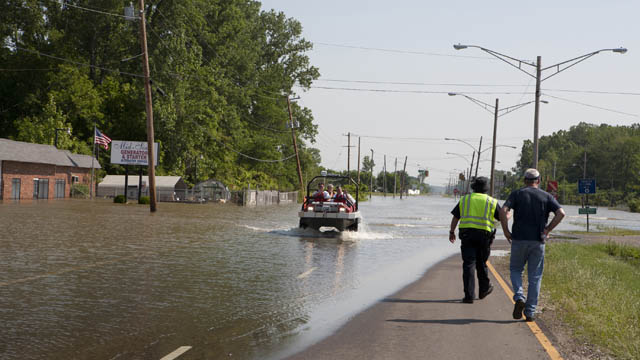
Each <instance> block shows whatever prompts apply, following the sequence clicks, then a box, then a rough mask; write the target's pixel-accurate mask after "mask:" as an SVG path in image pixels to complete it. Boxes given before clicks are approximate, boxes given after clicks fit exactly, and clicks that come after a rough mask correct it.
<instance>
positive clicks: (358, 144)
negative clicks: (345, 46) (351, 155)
mask: <svg viewBox="0 0 640 360" xmlns="http://www.w3.org/2000/svg"><path fill="white" fill-rule="evenodd" d="M357 177H358V188H360V136H358V176H357Z"/></svg>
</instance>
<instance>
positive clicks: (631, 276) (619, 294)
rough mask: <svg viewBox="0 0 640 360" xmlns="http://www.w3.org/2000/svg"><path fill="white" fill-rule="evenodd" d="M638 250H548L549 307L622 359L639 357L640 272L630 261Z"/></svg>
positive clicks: (546, 281) (569, 246)
mask: <svg viewBox="0 0 640 360" xmlns="http://www.w3.org/2000/svg"><path fill="white" fill-rule="evenodd" d="M637 251H638V249H637V248H632V247H627V246H622V245H617V244H612V243H610V244H606V245H605V244H598V245H578V244H569V243H555V244H550V245H549V246H548V247H547V253H546V260H545V273H544V280H543V291H545V292H547V293H549V294H550V302H551V303H553V305H554V306H555V307H556V308H557V309H558V310H559V311H558V313H559V314H560V316H561V319H562V320H563V321H564V322H565V323H567V324H569V325H570V327H571V328H572V329H573V332H574V335H576V336H577V337H579V338H580V339H582V340H583V341H585V342H587V343H592V344H596V345H599V346H601V347H603V348H605V349H607V350H608V351H609V352H611V353H612V354H613V355H614V357H615V358H619V359H637V358H639V357H640V276H639V275H640V267H638V262H637V260H631V261H630V259H632V258H634V256H636V255H637ZM635 259H637V258H635Z"/></svg>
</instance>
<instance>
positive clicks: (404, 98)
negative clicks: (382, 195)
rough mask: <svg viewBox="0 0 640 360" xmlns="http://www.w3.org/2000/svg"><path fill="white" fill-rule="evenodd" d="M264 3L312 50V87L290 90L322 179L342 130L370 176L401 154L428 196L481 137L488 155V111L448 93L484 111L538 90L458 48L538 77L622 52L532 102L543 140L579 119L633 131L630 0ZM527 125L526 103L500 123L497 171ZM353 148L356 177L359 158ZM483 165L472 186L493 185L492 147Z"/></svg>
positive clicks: (333, 162)
mask: <svg viewBox="0 0 640 360" xmlns="http://www.w3.org/2000/svg"><path fill="white" fill-rule="evenodd" d="M262 6H263V9H265V10H269V9H274V10H276V11H282V12H284V13H285V14H286V15H287V16H288V17H292V18H294V19H296V20H298V21H299V22H300V23H301V24H302V26H303V34H302V36H303V37H304V38H305V39H306V40H309V41H311V42H312V43H314V48H313V50H312V51H310V52H308V53H307V54H308V56H309V58H310V60H311V64H312V65H314V66H316V67H318V68H319V71H320V74H321V77H320V78H319V79H318V80H317V81H315V82H314V84H313V85H312V88H311V89H309V90H307V91H304V90H303V89H301V88H296V89H295V90H296V91H297V95H298V96H300V100H298V101H299V103H300V105H302V106H305V107H308V108H310V109H311V110H312V112H313V114H314V118H315V123H316V124H317V125H318V131H319V134H318V136H317V137H316V139H317V142H316V143H315V144H309V145H310V146H313V147H316V148H318V149H320V151H321V156H322V163H321V164H322V165H323V166H325V167H328V168H331V169H336V170H344V169H346V168H347V147H346V146H347V137H346V136H344V135H346V134H347V133H349V132H350V133H351V134H352V137H351V144H352V145H356V146H357V144H358V136H360V141H361V153H362V156H363V157H364V156H365V155H369V156H371V150H370V149H373V150H374V158H373V159H374V161H375V164H376V165H375V169H374V171H375V172H376V173H377V172H378V171H380V170H381V169H382V164H383V156H384V155H386V159H387V171H393V169H394V162H395V159H396V158H397V159H398V169H401V168H402V165H403V162H404V157H405V156H407V157H408V161H407V171H408V172H409V174H410V175H413V176H416V175H417V172H418V169H427V170H429V178H428V179H427V182H428V183H430V184H431V185H443V184H446V183H447V182H448V180H449V178H450V176H452V175H453V174H457V173H459V172H460V171H461V170H462V169H466V168H468V166H469V162H470V160H471V156H472V152H473V149H474V148H476V149H477V148H478V146H479V142H480V137H481V136H482V148H481V150H484V149H488V147H489V146H490V144H491V141H492V136H493V109H489V111H487V110H485V109H483V108H482V107H480V106H478V105H476V104H474V103H473V102H471V101H470V100H468V99H466V98H465V97H462V96H448V95H447V93H448V92H456V93H464V94H467V95H468V96H471V97H473V98H475V99H478V100H480V101H483V102H485V103H488V104H492V105H493V104H495V101H496V98H498V99H499V104H500V106H499V108H504V107H508V106H512V105H516V104H520V103H524V102H529V101H532V100H534V91H535V79H534V78H533V77H530V76H528V75H526V74H525V73H523V72H521V71H520V70H518V69H516V68H514V67H511V66H509V65H508V64H506V63H504V62H502V61H500V60H497V59H495V58H492V57H491V56H490V55H489V54H487V53H485V52H483V51H482V50H480V49H475V48H469V49H465V50H455V49H454V48H453V44H458V43H461V44H470V45H477V46H481V47H483V48H487V49H491V50H494V51H497V52H500V53H502V54H505V55H509V56H511V57H514V58H517V59H520V60H525V61H531V62H535V60H536V57H537V56H541V57H542V67H543V68H544V67H546V66H550V65H554V64H557V63H560V62H563V61H565V60H569V59H572V58H575V57H577V56H580V55H584V54H587V53H591V52H593V51H596V50H600V49H611V48H618V47H625V48H627V49H628V52H627V53H626V54H623V55H621V54H618V53H613V52H602V53H599V54H597V55H595V56H593V57H591V58H589V59H587V60H586V61H584V62H581V63H579V64H577V65H575V66H574V67H571V68H569V69H567V70H566V71H563V72H561V73H558V74H557V75H555V76H553V77H551V78H549V79H547V80H545V81H543V82H542V86H541V87H542V94H543V95H542V100H546V101H548V102H549V103H548V104H541V105H540V106H541V109H540V121H539V127H540V128H539V129H540V130H539V133H540V136H544V135H550V134H552V133H554V132H556V131H559V130H567V129H569V128H570V127H571V126H573V125H577V124H578V123H580V122H587V123H592V124H602V123H606V124H611V125H631V124H634V123H640V108H639V107H640V105H639V104H640V102H639V101H638V100H640V70H639V69H638V66H639V65H640V22H639V21H637V14H639V13H640V2H637V1H619V0H612V1H592V0H581V1H547V0H541V1H537V2H532V3H524V2H517V1H484V2H479V1H467V0H465V1H455V0H454V1H438V2H435V1H422V0H416V1H396V2H392V1H378V0H373V1H360V0H351V1H334V0H325V1H300V0H265V1H262ZM362 48H371V49H387V50H399V52H395V51H394V52H392V51H379V50H371V49H368V50H367V49H362ZM523 67H524V68H528V69H531V70H535V68H533V67H530V66H527V65H523ZM553 72H554V70H553V69H550V70H547V71H546V72H544V73H543V76H545V75H551V74H552V73H553ZM336 80H339V81H336ZM354 81H357V82H354ZM363 81H365V82H363ZM370 82H380V83H370ZM390 83H394V84H390ZM401 83H404V84H401ZM406 83H413V84H411V85H409V84H406ZM416 83H418V84H416ZM323 87H324V88H323ZM327 87H328V88H334V89H326V88H327ZM335 88H348V89H360V90H357V91H356V90H341V89H335ZM362 89H373V90H385V91H384V92H382V91H364V90H362ZM567 90H568V91H567ZM411 91H413V93H412V92H411ZM416 91H419V92H421V93H416ZM593 92H609V93H615V94H604V93H593ZM621 93H633V94H621ZM533 118H534V106H533V104H530V105H527V106H525V107H523V108H521V109H519V110H516V111H514V112H512V113H510V114H507V115H505V116H502V117H500V118H499V120H498V127H497V137H496V139H497V140H496V142H497V144H498V145H508V146H516V147H517V149H512V148H509V147H507V146H502V147H498V148H497V155H496V159H497V161H498V163H497V164H496V169H499V170H510V169H511V168H512V167H513V166H515V163H516V161H517V159H518V158H519V153H520V148H521V147H522V143H523V141H524V140H526V139H529V140H532V139H533V123H534V122H533ZM445 138H457V139H461V140H463V141H465V142H467V143H470V144H471V145H467V144H465V143H463V142H459V141H447V140H444V139H445ZM351 149H352V151H351V169H355V168H356V167H357V166H356V164H357V147H354V148H351ZM447 153H454V154H458V155H450V154H447ZM481 154H482V155H481V158H480V168H479V175H484V176H489V171H490V159H491V150H490V149H489V150H488V151H484V152H482V153H481Z"/></svg>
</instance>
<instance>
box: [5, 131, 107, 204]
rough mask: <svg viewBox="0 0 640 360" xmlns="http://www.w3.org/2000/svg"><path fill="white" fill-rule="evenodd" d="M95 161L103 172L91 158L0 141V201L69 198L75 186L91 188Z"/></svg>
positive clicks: (11, 141) (45, 147)
mask: <svg viewBox="0 0 640 360" xmlns="http://www.w3.org/2000/svg"><path fill="white" fill-rule="evenodd" d="M92 161H93V166H94V168H95V169H100V164H99V163H98V160H95V159H94V158H93V157H92V156H89V155H79V154H72V153H71V152H70V151H68V150H59V149H56V148H55V147H54V146H51V145H42V144H32V143H26V142H21V141H13V140H9V139H1V138H0V200H2V199H4V200H10V199H15V200H18V199H55V198H65V197H69V194H70V193H71V185H72V184H75V183H79V184H86V185H89V183H90V180H91V166H92Z"/></svg>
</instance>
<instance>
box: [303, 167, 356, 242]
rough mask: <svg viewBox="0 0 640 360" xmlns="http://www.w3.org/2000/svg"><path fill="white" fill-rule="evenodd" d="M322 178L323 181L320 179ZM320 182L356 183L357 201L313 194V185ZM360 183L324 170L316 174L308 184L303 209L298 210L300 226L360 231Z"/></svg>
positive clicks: (342, 184)
mask: <svg viewBox="0 0 640 360" xmlns="http://www.w3.org/2000/svg"><path fill="white" fill-rule="evenodd" d="M320 179H322V180H321V181H318V180H320ZM320 182H324V183H325V184H326V183H327V182H332V183H335V185H336V186H337V185H341V186H344V185H346V184H353V185H355V189H356V197H355V201H350V199H345V201H334V199H329V200H326V199H322V197H313V196H311V185H312V184H319V183H320ZM359 195H360V193H359V189H358V184H357V183H356V182H355V181H353V179H351V178H350V177H348V176H342V175H330V174H325V173H324V172H323V173H322V175H320V176H316V177H314V178H313V179H311V181H309V183H308V184H307V196H306V197H305V199H304V202H303V204H302V209H301V211H300V212H298V216H299V217H300V228H302V229H306V228H312V229H315V230H320V228H334V229H336V230H338V231H358V224H360V223H361V222H362V217H361V215H360V211H358V200H359Z"/></svg>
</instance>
